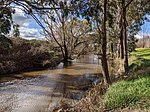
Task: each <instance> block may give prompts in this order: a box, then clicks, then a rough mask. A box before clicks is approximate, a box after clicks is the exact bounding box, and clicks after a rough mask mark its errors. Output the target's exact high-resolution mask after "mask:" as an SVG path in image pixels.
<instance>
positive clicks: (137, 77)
mask: <svg viewBox="0 0 150 112" xmlns="http://www.w3.org/2000/svg"><path fill="white" fill-rule="evenodd" d="M130 58H132V59H131V60H132V62H131V63H130V73H129V75H128V76H127V77H120V78H119V79H117V81H115V82H113V84H112V85H110V86H108V85H104V84H99V85H97V86H95V87H94V88H93V89H91V90H90V91H89V92H88V93H87V95H86V97H85V98H83V99H82V100H80V101H79V102H78V103H75V104H72V105H71V106H70V105H68V108H66V106H65V109H64V107H63V106H62V107H61V108H59V109H58V110H62V112H63V111H66V110H67V111H70V112H73V111H74V112H110V111H111V112H149V111H150V83H149V82H150V49H141V48H140V49H137V51H136V52H133V53H132V54H131V57H130Z"/></svg>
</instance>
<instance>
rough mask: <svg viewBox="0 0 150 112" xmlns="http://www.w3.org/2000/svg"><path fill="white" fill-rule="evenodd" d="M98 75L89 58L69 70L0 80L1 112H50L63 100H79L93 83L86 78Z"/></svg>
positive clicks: (95, 63)
mask: <svg viewBox="0 0 150 112" xmlns="http://www.w3.org/2000/svg"><path fill="white" fill-rule="evenodd" d="M100 72H101V67H100V65H99V64H98V58H97V56H95V55H90V56H82V57H80V58H79V59H75V60H73V62H72V64H71V65H69V66H68V67H63V63H60V64H59V65H58V66H57V67H56V68H55V69H49V70H43V71H32V72H24V73H20V74H14V75H11V76H5V77H0V112H51V111H52V110H53V109H54V108H55V107H56V106H58V105H59V104H60V102H61V100H62V99H68V100H71V101H73V100H80V99H81V98H82V96H83V95H84V94H85V91H86V90H87V89H88V84H90V83H93V82H90V81H94V80H96V78H95V77H94V78H95V79H94V80H92V79H90V80H89V77H91V76H93V74H99V73H100ZM91 78H93V77H91ZM85 86H87V87H85Z"/></svg>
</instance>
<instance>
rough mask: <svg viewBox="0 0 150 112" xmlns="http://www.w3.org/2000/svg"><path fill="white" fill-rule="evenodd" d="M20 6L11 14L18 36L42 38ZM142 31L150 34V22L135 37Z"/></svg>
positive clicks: (33, 21)
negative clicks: (17, 25) (16, 25)
mask: <svg viewBox="0 0 150 112" xmlns="http://www.w3.org/2000/svg"><path fill="white" fill-rule="evenodd" d="M18 7H19V6H18ZM20 8H21V7H19V8H15V10H16V13H15V14H13V21H14V23H16V24H19V25H20V36H21V37H23V38H26V39H44V36H43V35H42V34H41V33H42V29H41V27H40V26H39V25H38V24H37V23H36V22H35V20H34V19H33V18H32V17H30V16H28V15H26V14H25V13H24V12H23V11H22V10H21V9H20ZM148 18H149V19H150V16H148ZM143 33H144V34H146V35H150V22H146V23H145V24H144V25H143V26H142V30H141V31H140V32H139V33H138V34H137V35H136V37H138V38H140V37H141V35H142V34H143Z"/></svg>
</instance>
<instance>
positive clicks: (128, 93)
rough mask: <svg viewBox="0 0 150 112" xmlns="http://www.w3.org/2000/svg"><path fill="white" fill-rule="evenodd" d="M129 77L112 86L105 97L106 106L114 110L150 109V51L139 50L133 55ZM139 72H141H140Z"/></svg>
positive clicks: (147, 49)
mask: <svg viewBox="0 0 150 112" xmlns="http://www.w3.org/2000/svg"><path fill="white" fill-rule="evenodd" d="M130 58H133V61H132V62H131V65H130V68H131V69H133V70H131V71H130V73H129V76H128V78H127V79H126V80H122V81H119V82H117V83H114V84H112V85H111V86H110V87H109V89H108V91H107V92H106V94H105V96H104V101H103V102H104V106H105V108H107V109H114V108H126V107H137V108H149V109H150V77H149V76H150V70H149V67H150V49H149V48H138V49H136V51H135V52H133V53H131V57H130ZM138 70H139V71H138ZM141 71H142V72H141Z"/></svg>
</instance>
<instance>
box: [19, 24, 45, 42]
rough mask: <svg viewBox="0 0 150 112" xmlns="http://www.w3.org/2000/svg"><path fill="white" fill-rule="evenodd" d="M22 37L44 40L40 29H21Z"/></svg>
mask: <svg viewBox="0 0 150 112" xmlns="http://www.w3.org/2000/svg"><path fill="white" fill-rule="evenodd" d="M19 30H20V36H21V37H22V38H25V39H44V36H43V35H41V33H40V31H39V30H38V29H33V28H26V27H20V29H19Z"/></svg>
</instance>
